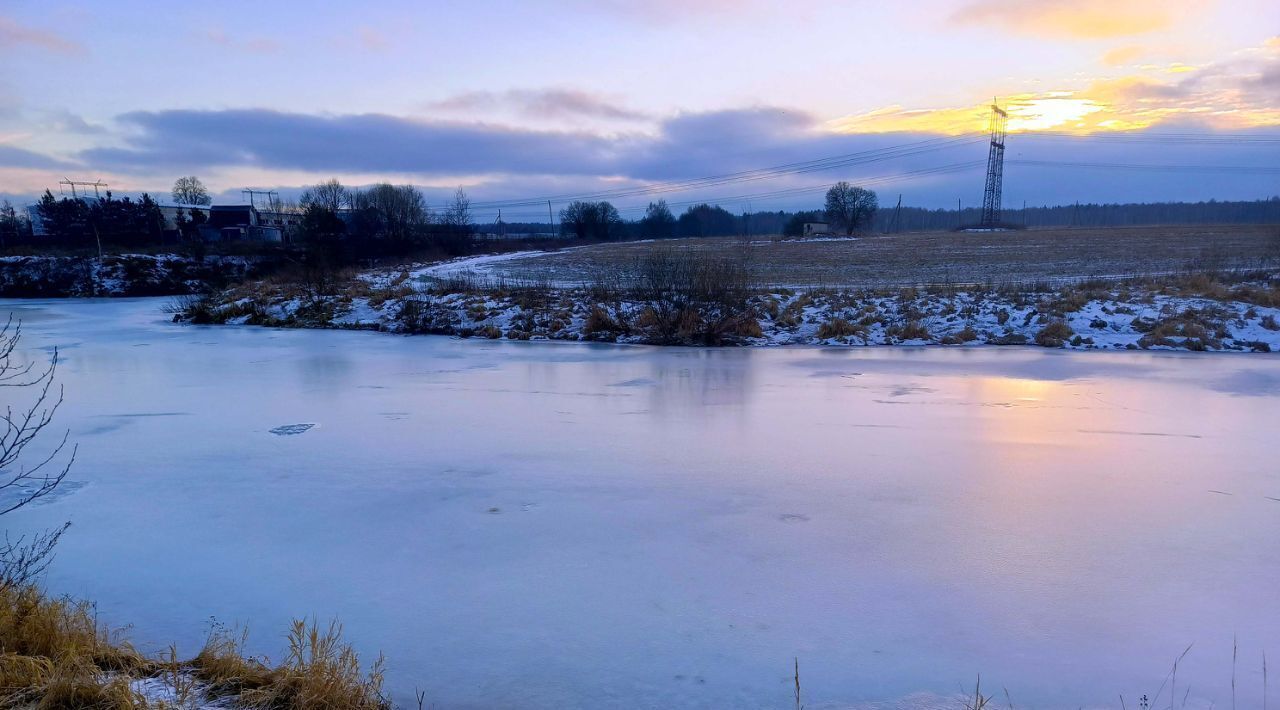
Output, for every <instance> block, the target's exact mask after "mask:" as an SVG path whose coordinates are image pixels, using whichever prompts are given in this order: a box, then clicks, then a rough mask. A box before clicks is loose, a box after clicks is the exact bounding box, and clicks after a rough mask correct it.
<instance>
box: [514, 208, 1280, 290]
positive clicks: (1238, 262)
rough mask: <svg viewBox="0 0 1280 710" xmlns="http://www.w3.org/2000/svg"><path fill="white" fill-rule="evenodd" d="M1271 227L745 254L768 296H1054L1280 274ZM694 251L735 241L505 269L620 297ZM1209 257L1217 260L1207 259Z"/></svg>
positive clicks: (599, 252)
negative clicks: (1089, 283)
mask: <svg viewBox="0 0 1280 710" xmlns="http://www.w3.org/2000/svg"><path fill="white" fill-rule="evenodd" d="M1275 244H1276V234H1275V228H1274V227H1269V226H1256V225H1237V226H1212V225H1205V226H1142V227H1110V228H1084V229H1031V230H1026V231H1017V232H992V233H977V234H974V233H968V234H961V233H955V232H919V233H904V234H884V235H865V236H863V237H861V238H859V239H855V240H840V241H828V242H811V241H805V240H793V241H777V242H766V241H762V240H757V241H756V242H753V243H752V244H751V246H750V247H748V249H749V251H750V253H751V258H752V262H753V265H754V268H753V275H754V277H755V278H756V280H757V281H759V282H760V283H761V284H763V285H765V286H788V287H804V288H811V287H816V286H852V287H875V288H886V289H892V288H900V287H919V288H922V289H925V290H928V291H930V292H932V293H935V294H937V293H942V294H944V295H945V294H946V293H949V292H952V291H955V290H957V289H959V290H968V289H969V288H970V287H971V286H973V285H978V284H989V285H991V286H992V287H993V288H1000V287H1003V286H1005V285H1010V284H1012V285H1014V286H1015V287H1017V288H1022V287H1024V286H1027V285H1032V286H1037V288H1034V289H1032V290H1033V291H1034V292H1037V293H1049V292H1052V291H1054V290H1055V289H1056V288H1057V287H1059V286H1061V285H1063V284H1064V283H1075V282H1078V281H1080V280H1082V279H1086V278H1089V277H1101V278H1103V279H1105V280H1107V281H1116V280H1120V279H1123V278H1125V277H1129V276H1139V275H1144V274H1189V273H1196V272H1204V271H1214V272H1218V271H1236V270H1241V269H1259V268H1274V267H1275V266H1276V265H1277V264H1280V253H1278V252H1277V251H1276V246H1275ZM686 248H687V249H694V250H697V251H699V252H701V253H704V254H707V255H710V256H723V255H728V254H732V253H736V252H738V251H740V250H742V249H743V242H742V240H740V239H737V238H708V239H676V240H668V241H664V242H663V243H661V244H659V243H653V242H632V243H620V244H618V243H610V244H600V245H593V246H588V247H584V248H582V249H574V250H569V251H564V252H561V253H559V254H555V255H551V256H542V257H539V258H536V259H515V260H512V261H508V262H504V263H502V264H501V265H500V266H498V267H496V269H495V271H496V272H497V273H499V274H501V275H502V276H505V277H506V278H517V279H520V278H523V279H531V278H533V279H536V278H552V279H556V280H559V281H570V282H579V283H583V284H588V283H591V282H592V275H593V274H598V273H610V274H612V275H613V278H612V280H611V283H612V284H613V285H614V286H615V288H616V287H617V286H619V285H626V284H628V283H630V282H631V281H633V280H634V279H635V276H636V274H635V272H634V270H633V268H634V265H635V264H637V263H640V262H642V261H643V260H644V259H645V258H646V256H647V255H648V254H650V253H652V252H653V251H656V250H661V249H686ZM1206 254H1211V255H1212V258H1210V259H1206Z"/></svg>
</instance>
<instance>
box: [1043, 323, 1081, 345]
mask: <svg viewBox="0 0 1280 710" xmlns="http://www.w3.org/2000/svg"><path fill="white" fill-rule="evenodd" d="M1075 334H1076V333H1075V331H1074V330H1072V329H1071V326H1069V325H1067V323H1066V321H1060V320H1056V321H1053V322H1052V323H1050V324H1049V325H1046V326H1045V327H1043V328H1041V329H1040V332H1038V333H1036V345H1039V346H1040V347H1043V348H1060V347H1062V346H1063V345H1066V344H1067V341H1068V340H1070V339H1071V336H1073V335H1075Z"/></svg>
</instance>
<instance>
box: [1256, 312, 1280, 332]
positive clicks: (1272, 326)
mask: <svg viewBox="0 0 1280 710" xmlns="http://www.w3.org/2000/svg"><path fill="white" fill-rule="evenodd" d="M1259 325H1261V326H1262V327H1263V328H1266V329H1267V330H1280V323H1277V322H1276V317H1275V316H1273V315H1270V314H1267V315H1265V316H1263V317H1262V320H1261V321H1260V322H1259Z"/></svg>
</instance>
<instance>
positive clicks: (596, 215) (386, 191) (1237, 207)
mask: <svg viewBox="0 0 1280 710" xmlns="http://www.w3.org/2000/svg"><path fill="white" fill-rule="evenodd" d="M171 196H172V198H173V200H174V201H175V202H178V203H180V204H184V205H188V208H186V209H185V210H179V211H178V214H177V216H176V218H174V220H173V221H174V225H175V226H176V229H175V230H166V225H165V220H164V217H163V215H162V213H161V210H160V207H159V205H158V204H157V203H156V202H155V200H154V199H152V198H151V196H150V195H148V194H146V193H144V194H143V195H142V196H141V197H140V198H139V199H137V200H133V199H131V198H128V197H125V198H121V199H117V198H115V197H114V196H113V195H112V193H110V192H107V193H106V196H105V197H103V198H101V199H93V200H84V199H71V198H66V197H63V198H57V197H55V196H54V195H53V194H52V193H51V192H50V191H48V190H46V191H45V194H44V195H43V196H42V197H41V199H40V202H39V203H38V205H37V207H36V209H37V210H38V213H39V215H40V217H41V220H42V223H43V227H44V230H45V231H46V232H47V233H48V235H49V238H50V239H51V241H52V242H53V243H56V244H58V245H60V246H65V247H71V248H96V247H98V246H99V245H100V244H110V245H118V246H141V245H145V244H154V243H160V242H162V241H163V239H164V237H165V236H166V235H174V233H175V232H176V235H175V236H176V237H177V238H178V239H179V240H181V241H186V242H191V243H199V242H201V241H202V240H201V234H202V231H203V230H202V225H203V224H204V223H205V222H207V220H208V215H207V210H206V209H201V207H202V206H204V207H207V206H208V205H209V204H210V202H211V200H210V197H209V192H208V190H207V189H206V188H205V186H204V184H203V183H202V182H201V181H200V179H199V178H197V177H196V176H185V177H181V178H179V179H178V180H176V181H175V182H174V185H173V189H172V191H171ZM268 210H269V211H271V212H274V213H277V216H278V215H279V214H288V215H289V216H290V219H288V220H277V223H278V224H279V225H280V226H281V228H282V229H284V230H285V232H286V234H285V241H286V242H288V243H291V244H296V245H301V246H303V247H306V246H311V247H315V248H323V249H326V250H328V251H329V252H331V253H333V254H334V255H335V257H334V258H337V259H339V260H342V261H346V260H350V259H359V258H376V257H382V256H402V255H407V254H410V253H417V252H422V251H433V252H438V253H443V254H445V255H450V256H452V255H461V254H466V253H469V252H470V251H471V250H472V249H473V248H474V237H475V232H476V228H475V222H474V220H473V217H472V212H471V203H470V200H469V198H468V197H467V195H466V193H465V192H464V191H463V190H462V189H461V188H459V189H458V191H457V192H456V193H455V194H454V196H453V198H452V199H451V200H449V201H448V202H447V203H446V204H444V205H443V206H441V207H440V209H439V210H432V209H431V208H430V207H429V206H428V204H427V201H426V198H425V197H424V195H423V194H422V192H421V191H419V190H418V189H417V188H415V187H413V186H412V185H392V184H390V183H380V184H376V185H372V186H368V187H363V188H349V187H347V186H345V185H343V184H342V183H340V182H339V181H337V180H328V181H325V182H322V183H318V184H316V185H312V186H309V187H307V188H306V189H304V190H303V192H302V194H301V197H300V199H299V200H298V202H297V203H292V204H285V203H277V204H273V205H271V206H270V207H269V208H268ZM980 218H981V210H979V209H978V208H977V207H976V206H974V207H971V208H967V209H925V208H919V207H901V208H898V207H890V208H887V209H880V205H879V200H878V197H877V195H876V193H875V192H873V191H871V190H867V189H865V188H862V187H858V186H854V185H850V184H849V183H847V182H839V183H836V184H835V185H833V186H832V187H831V189H830V190H828V191H827V194H826V199H825V201H824V204H823V206H822V207H821V208H818V209H812V210H798V211H787V210H778V211H756V212H741V213H738V214H734V213H733V212H730V211H729V210H727V209H725V208H724V207H722V206H720V205H717V204H712V203H709V202H707V203H699V204H695V205H691V206H688V207H686V208H685V210H684V211H683V212H682V213H681V214H680V215H679V216H677V215H676V214H675V213H674V212H673V211H672V209H671V207H670V205H669V204H668V203H667V201H666V200H662V199H659V200H657V201H655V202H651V203H650V204H649V205H648V207H647V208H646V209H645V212H644V215H643V216H642V217H640V218H639V219H637V220H631V221H629V220H626V219H623V217H622V216H621V214H620V212H619V210H618V209H617V208H616V207H615V206H614V205H613V204H611V203H609V202H607V201H574V202H572V203H570V204H568V205H566V206H565V207H564V208H563V209H561V210H560V213H559V225H558V233H559V235H560V236H561V237H562V238H564V239H569V240H580V241H620V240H628V239H669V238H675V237H684V238H696V237H723V236H750V235H773V234H783V235H786V236H802V235H804V225H805V224H806V223H823V224H825V225H827V229H828V230H829V231H831V232H835V233H842V234H846V235H847V234H854V233H856V232H861V231H871V232H908V231H941V230H949V229H955V228H957V227H960V226H963V225H966V224H974V223H976V222H978V221H979V220H980ZM1004 221H1005V222H1008V223H1011V224H1023V225H1025V226H1028V227H1071V226H1079V227H1107V226H1126V225H1141V224H1211V223H1220V224H1266V223H1280V197H1273V198H1271V199H1267V200H1256V201H1217V200H1209V201H1207V202H1196V203H1185V202H1168V203H1142V204H1076V205H1059V206H1044V207H1030V208H1027V209H1006V210H1004ZM505 227H506V228H511V229H515V230H517V231H523V232H535V233H545V232H548V231H552V230H553V229H555V226H554V225H551V224H546V223H537V222H533V223H522V224H518V225H516V224H507V225H505ZM30 238H31V225H30V223H29V222H28V221H27V220H26V219H25V215H22V214H19V213H18V212H17V211H16V210H15V209H14V208H13V206H12V205H11V204H9V203H8V202H4V203H2V204H0V247H5V246H8V245H11V244H15V243H20V242H23V241H27V240H29V239H30Z"/></svg>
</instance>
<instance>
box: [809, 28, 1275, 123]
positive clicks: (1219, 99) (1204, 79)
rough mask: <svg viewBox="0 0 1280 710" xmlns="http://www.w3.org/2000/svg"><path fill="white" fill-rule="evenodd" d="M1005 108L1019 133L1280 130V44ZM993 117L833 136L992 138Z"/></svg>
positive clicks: (944, 117) (878, 116) (926, 115)
mask: <svg viewBox="0 0 1280 710" xmlns="http://www.w3.org/2000/svg"><path fill="white" fill-rule="evenodd" d="M1000 103H1001V105H1002V106H1003V107H1004V108H1006V109H1007V110H1008V112H1009V130H1010V131H1012V132H1028V131H1066V132H1073V133H1098V132H1106V131H1131V130H1140V129H1143V128H1148V127H1151V126H1155V125H1157V124H1161V123H1169V122H1174V121H1180V122H1187V121H1191V122H1195V123H1198V124H1201V125H1205V126H1209V127H1212V128H1219V129H1225V130H1232V129H1243V128H1254V127H1259V126H1280V38H1273V39H1271V40H1269V41H1267V42H1266V43H1265V44H1263V45H1262V46H1261V47H1253V48H1249V49H1245V50H1242V51H1240V52H1236V53H1234V54H1233V55H1232V56H1231V57H1230V58H1229V59H1226V60H1223V61H1220V62H1215V63H1210V64H1206V65H1204V66H1199V67H1193V66H1190V65H1186V64H1181V63H1176V62H1175V63H1173V64H1167V65H1153V66H1150V67H1148V68H1146V70H1145V71H1143V72H1139V73H1135V74H1131V75H1128V76H1121V77H1115V78H1108V79H1100V80H1096V81H1093V82H1092V83H1091V84H1088V85H1087V86H1084V87H1083V88H1073V89H1070V90H1063V91H1051V92H1041V93H1035V94H1017V95H1013V96H1005V97H1001V99H1000ZM989 115H990V106H989V105H987V104H979V105H975V106H963V107H948V108H933V109H914V110H907V109H903V108H901V107H898V106H892V107H889V108H884V109H880V110H877V111H871V112H869V113H864V114H859V115H855V116H847V117H844V118H840V119H837V120H835V121H832V122H831V123H830V128H831V129H832V130H835V131H838V132H843V133H896V132H922V133H939V134H944V135H959V134H962V133H970V132H981V131H984V130H986V128H987V120H988V117H989Z"/></svg>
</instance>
